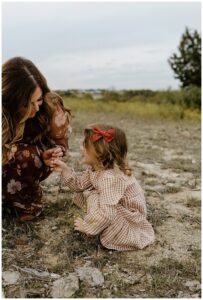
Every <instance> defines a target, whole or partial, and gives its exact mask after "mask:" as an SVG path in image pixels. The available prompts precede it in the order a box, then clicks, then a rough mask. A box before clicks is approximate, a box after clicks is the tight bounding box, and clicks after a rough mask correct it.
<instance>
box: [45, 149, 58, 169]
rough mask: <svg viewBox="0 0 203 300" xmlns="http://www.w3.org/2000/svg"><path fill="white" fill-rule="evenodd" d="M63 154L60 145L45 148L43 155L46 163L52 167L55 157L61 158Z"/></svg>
mask: <svg viewBox="0 0 203 300" xmlns="http://www.w3.org/2000/svg"><path fill="white" fill-rule="evenodd" d="M62 156H63V151H62V150H61V148H60V147H58V148H52V149H48V150H45V151H44V152H43V155H42V157H43V160H44V163H45V164H46V165H47V166H48V167H51V164H52V160H53V159H55V158H61V157H62Z"/></svg>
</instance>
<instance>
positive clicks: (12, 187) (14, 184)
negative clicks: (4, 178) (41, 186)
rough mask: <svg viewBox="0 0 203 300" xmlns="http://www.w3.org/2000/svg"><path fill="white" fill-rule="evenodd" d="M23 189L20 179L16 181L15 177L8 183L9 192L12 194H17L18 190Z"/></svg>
mask: <svg viewBox="0 0 203 300" xmlns="http://www.w3.org/2000/svg"><path fill="white" fill-rule="evenodd" d="M21 189H22V186H21V183H20V181H15V179H11V180H10V182H9V183H8V184H7V192H8V193H10V194H15V193H16V192H17V191H20V190H21Z"/></svg>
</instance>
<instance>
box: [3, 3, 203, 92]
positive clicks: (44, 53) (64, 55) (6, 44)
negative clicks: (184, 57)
mask: <svg viewBox="0 0 203 300" xmlns="http://www.w3.org/2000/svg"><path fill="white" fill-rule="evenodd" d="M2 16H3V21H2V41H3V47H2V58H3V62H5V61H6V60H7V59H9V58H11V57H13V56H24V57H26V58H29V59H31V60H32V61H33V62H34V63H35V64H36V65H37V66H38V68H39V69H40V70H41V71H42V73H43V74H44V75H45V76H46V78H47V80H48V83H49V86H50V87H51V88H52V89H71V88H82V89H83V88H115V89H142V88H146V89H148V88H149V89H154V90H156V89H167V88H168V87H171V88H174V89H175V88H177V87H178V86H179V85H180V82H179V81H178V80H175V79H174V74H173V72H172V70H171V68H170V66H169V65H168V62H167V59H168V58H169V56H170V55H171V54H172V53H173V52H176V51H177V47H178V44H179V41H180V38H181V35H182V33H183V32H184V30H185V27H186V26H188V27H189V28H190V29H192V30H194V29H196V30H198V31H199V32H200V29H201V4H200V2H192V1H191V2H75V3H73V2H10V3H9V2H7V3H6V2H5V3H3V5H2Z"/></svg>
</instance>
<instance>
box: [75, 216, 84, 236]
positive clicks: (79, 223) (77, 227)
mask: <svg viewBox="0 0 203 300" xmlns="http://www.w3.org/2000/svg"><path fill="white" fill-rule="evenodd" d="M74 225H75V230H77V231H81V232H84V233H86V232H85V229H84V221H83V219H82V218H79V217H78V218H77V219H75V221H74Z"/></svg>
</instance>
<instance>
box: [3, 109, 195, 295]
mask: <svg viewBox="0 0 203 300" xmlns="http://www.w3.org/2000/svg"><path fill="white" fill-rule="evenodd" d="M90 119H91V123H92V122H95V121H97V122H105V123H109V124H117V126H120V127H122V128H124V129H125V130H126V132H127V136H128V141H129V161H130V165H131V167H132V168H133V170H134V173H135V176H136V177H137V179H138V181H139V182H140V183H141V185H142V187H143V188H144V189H145V194H146V201H147V208H148V218H149V220H150V221H151V223H152V224H153V227H154V229H155V233H156V241H155V243H154V244H153V245H151V246H149V247H147V248H146V249H144V250H138V251H132V252H117V251H109V250H105V249H103V248H101V246H100V244H99V242H98V237H86V236H85V235H84V234H81V233H79V232H76V231H74V228H73V218H74V216H78V215H81V211H80V210H79V209H77V207H75V206H74V205H73V204H72V201H71V199H72V194H71V193H70V192H69V191H68V189H67V188H65V187H63V186H61V183H60V177H59V176H58V175H57V174H56V173H52V174H51V175H50V176H49V178H48V179H46V180H45V181H44V182H43V183H42V184H43V187H44V202H45V209H44V212H43V215H42V216H40V217H39V218H38V219H36V220H35V221H31V222H19V221H18V220H16V219H13V218H11V217H10V216H9V214H6V215H5V216H4V217H3V220H2V227H3V228H2V272H3V280H2V283H3V292H4V296H5V297H7V298H62V297H63V298H68V297H72V298H119V297H122V298H153V297H156V298H161V297H164V298H174V297H175V298H199V297H201V295H200V280H201V278H200V262H201V252H200V245H201V243H200V229H201V226H200V221H201V219H200V218H201V191H200V189H201V181H200V180H201V177H200V159H201V157H200V146H201V145H200V133H201V132H200V124H199V123H191V122H186V121H167V120H162V121H161V120H160V121H158V120H157V121H154V120H153V121H151V120H139V119H136V118H134V119H133V118H128V117H127V116H126V117H121V116H118V115H117V116H116V115H113V114H105V115H104V114H102V113H101V114H100V113H93V114H92V115H91V118H90V114H89V113H87V114H84V113H83V114H81V113H80V114H79V113H78V114H76V116H75V118H74V121H73V128H74V130H73V133H72V136H71V138H70V154H71V157H70V160H69V164H71V165H72V166H74V167H75V168H76V169H78V170H81V169H82V168H83V167H82V166H81V165H80V163H79V158H80V153H79V144H80V142H81V141H82V128H83V126H84V125H86V124H87V123H89V122H90Z"/></svg>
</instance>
